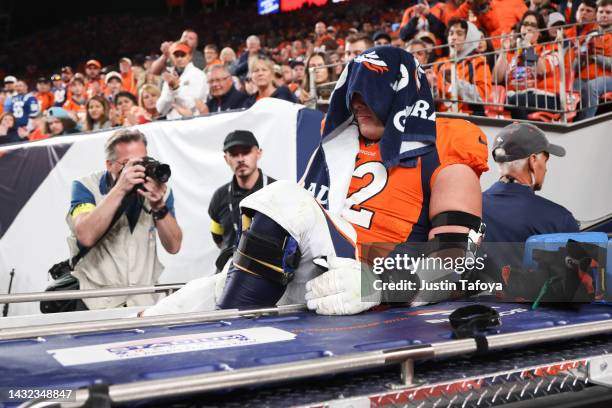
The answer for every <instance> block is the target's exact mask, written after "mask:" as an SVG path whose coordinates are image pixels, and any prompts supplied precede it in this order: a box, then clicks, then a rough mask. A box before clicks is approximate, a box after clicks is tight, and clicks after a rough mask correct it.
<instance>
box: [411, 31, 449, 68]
mask: <svg viewBox="0 0 612 408" xmlns="http://www.w3.org/2000/svg"><path fill="white" fill-rule="evenodd" d="M414 38H415V39H417V40H421V41H423V42H424V43H425V46H426V48H427V54H428V55H429V57H428V62H429V63H430V64H431V63H433V62H435V61H436V60H437V59H438V58H441V57H442V55H443V53H444V49H443V48H434V47H436V37H435V36H434V35H433V34H432V33H430V32H429V31H421V32H420V33H418V34H417V35H416V36H415V37H414Z"/></svg>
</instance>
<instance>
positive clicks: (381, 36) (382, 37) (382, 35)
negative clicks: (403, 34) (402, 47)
mask: <svg viewBox="0 0 612 408" xmlns="http://www.w3.org/2000/svg"><path fill="white" fill-rule="evenodd" d="M372 41H374V45H376V46H379V45H391V36H390V35H389V34H387V33H386V32H384V31H377V32H375V33H374V35H373V36H372Z"/></svg>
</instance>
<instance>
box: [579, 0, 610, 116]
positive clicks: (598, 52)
mask: <svg viewBox="0 0 612 408" xmlns="http://www.w3.org/2000/svg"><path fill="white" fill-rule="evenodd" d="M578 10H580V8H578ZM597 22H598V23H599V27H600V29H599V30H595V31H592V32H590V33H588V34H587V36H586V38H585V40H584V42H583V47H582V48H581V51H583V52H582V55H581V58H580V62H581V63H582V64H581V67H580V68H581V69H580V75H579V78H577V79H576V81H575V83H574V88H575V89H577V90H580V96H581V101H582V107H583V110H582V112H580V114H579V115H578V119H587V118H591V117H593V116H595V113H596V112H597V105H598V104H599V98H600V97H601V96H602V95H604V94H606V93H608V92H612V0H599V2H598V3H597Z"/></svg>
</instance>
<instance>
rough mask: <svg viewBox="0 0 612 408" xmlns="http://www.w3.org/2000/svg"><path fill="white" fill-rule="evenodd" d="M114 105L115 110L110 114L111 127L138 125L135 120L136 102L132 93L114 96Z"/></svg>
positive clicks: (122, 92) (120, 93) (123, 92)
mask: <svg viewBox="0 0 612 408" xmlns="http://www.w3.org/2000/svg"><path fill="white" fill-rule="evenodd" d="M114 105H115V109H114V110H113V111H112V112H111V121H112V123H113V126H132V125H136V124H137V123H138V120H137V119H136V114H137V112H136V108H138V100H137V99H136V97H135V96H134V95H133V94H132V93H130V92H126V91H121V92H119V93H118V94H117V95H115V100H114Z"/></svg>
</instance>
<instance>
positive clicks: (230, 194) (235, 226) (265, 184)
mask: <svg viewBox="0 0 612 408" xmlns="http://www.w3.org/2000/svg"><path fill="white" fill-rule="evenodd" d="M261 175H262V177H263V183H262V184H263V186H262V187H265V186H267V185H268V176H266V175H265V174H264V173H263V172H262V173H261ZM233 184H234V183H233V182H230V183H229V185H228V186H227V193H228V195H229V200H228V207H229V213H230V217H232V218H233V215H234V205H233V204H232V197H234V194H233V193H234V191H233V188H232V186H233ZM232 226H233V227H234V232H236V233H238V223H237V222H236V220H232Z"/></svg>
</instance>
